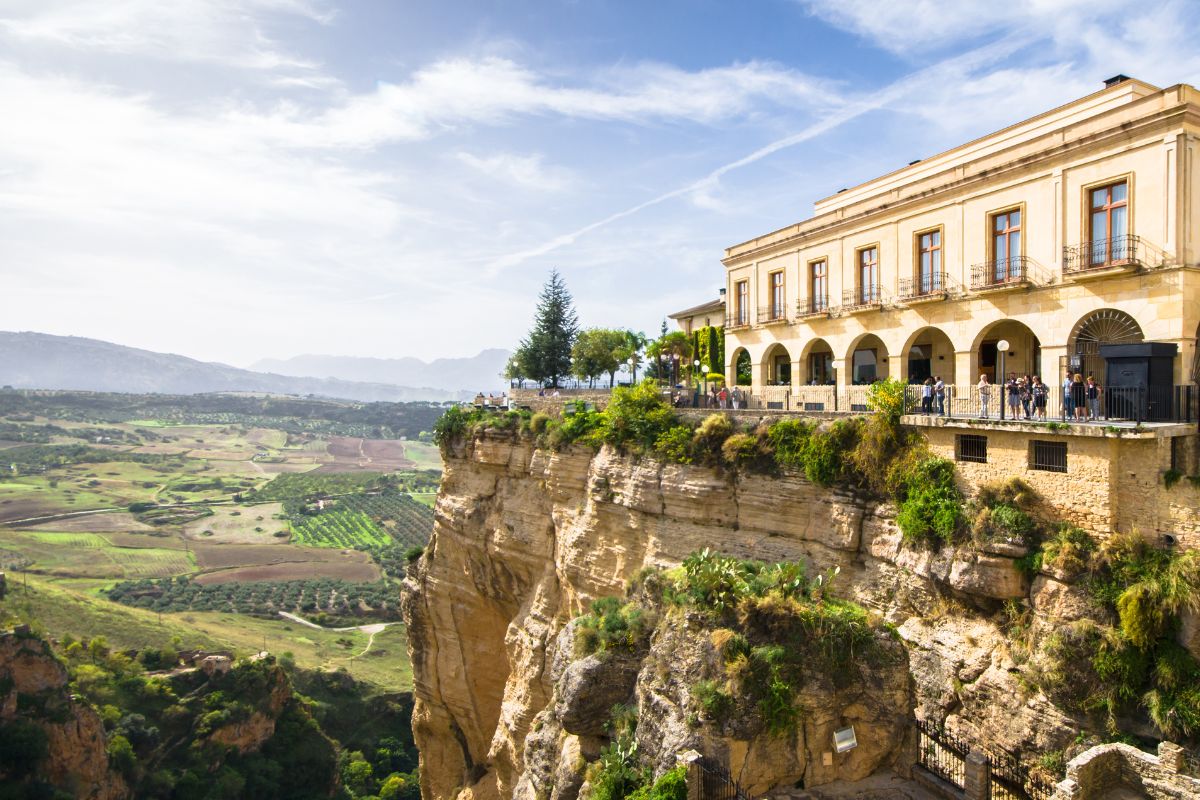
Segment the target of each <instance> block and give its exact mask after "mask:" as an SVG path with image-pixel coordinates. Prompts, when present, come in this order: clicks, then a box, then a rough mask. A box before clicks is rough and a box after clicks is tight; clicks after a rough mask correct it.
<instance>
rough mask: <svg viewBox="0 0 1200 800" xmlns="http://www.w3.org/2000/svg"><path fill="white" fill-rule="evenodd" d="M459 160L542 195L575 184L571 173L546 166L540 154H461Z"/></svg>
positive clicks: (458, 154) (499, 179)
mask: <svg viewBox="0 0 1200 800" xmlns="http://www.w3.org/2000/svg"><path fill="white" fill-rule="evenodd" d="M455 158H457V159H458V161H459V162H460V163H462V164H465V165H466V166H468V167H470V168H471V169H473V170H476V171H477V172H481V173H483V174H484V175H487V176H488V177H491V178H494V179H496V180H498V181H502V182H504V183H509V184H513V185H516V186H523V187H525V188H527V189H533V190H536V191H539V192H561V191H562V190H564V189H566V188H567V187H568V186H570V185H571V173H570V171H569V170H566V169H563V168H562V167H555V166H549V165H547V164H545V163H544V161H545V159H544V158H543V156H542V155H541V154H540V153H534V154H533V155H528V156H522V155H516V154H514V153H496V154H494V155H490V156H477V155H474V154H472V153H466V152H462V153H457V154H456V155H455Z"/></svg>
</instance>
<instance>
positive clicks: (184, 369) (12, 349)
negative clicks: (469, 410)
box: [0, 331, 508, 401]
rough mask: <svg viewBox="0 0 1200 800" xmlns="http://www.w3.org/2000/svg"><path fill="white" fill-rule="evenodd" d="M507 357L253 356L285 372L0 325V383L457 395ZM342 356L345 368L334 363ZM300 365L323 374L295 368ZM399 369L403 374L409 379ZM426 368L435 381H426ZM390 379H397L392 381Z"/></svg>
mask: <svg viewBox="0 0 1200 800" xmlns="http://www.w3.org/2000/svg"><path fill="white" fill-rule="evenodd" d="M507 357H508V354H507V353H506V352H504V351H502V350H485V351H484V352H482V353H480V354H479V355H478V356H476V357H475V358H473V359H471V358H464V359H440V360H438V361H434V362H432V363H429V364H426V363H425V362H422V361H419V360H417V359H403V358H402V359H359V358H339V357H332V356H299V357H297V358H296V359H289V360H287V361H280V362H260V363H278V364H280V365H291V366H289V367H288V371H289V373H290V374H277V373H274V372H262V371H257V370H252V369H240V368H238V367H232V366H229V365H228V364H220V363H216V362H206V361H198V360H196V359H194V358H188V357H186V356H180V355H174V354H170V353H156V352H153V351H151V350H142V349H139V348H135V347H126V346H124V345H119V344H113V343H112V342H105V341H100V340H98V339H87V338H83V337H78V336H54V335H51V334H46V333H34V332H30V331H22V332H11V331H0V386H12V387H14V388H18V389H77V390H84V391H97V392H143V393H144V392H151V393H162V394H196V393H201V392H270V393H273V394H300V395H307V394H313V395H321V396H324V397H337V398H342V399H347V400H359V401H402V400H457V399H462V398H464V397H468V396H471V395H474V393H475V392H476V391H479V390H481V389H483V390H487V389H491V388H496V387H497V384H498V383H499V382H500V378H499V377H498V376H499V373H500V371H501V369H502V368H503V364H504V361H505V360H507ZM342 362H346V363H348V364H350V365H352V368H350V367H347V368H346V369H340V368H339V366H338V365H339V364H340V363H342ZM363 362H378V363H379V365H380V372H379V373H378V374H376V373H373V372H372V371H371V369H370V368H369V363H363ZM497 363H498V364H499V365H500V366H499V367H497V366H495V365H496V364H497ZM310 364H312V365H313V366H311V367H310V366H309V365H310ZM319 365H323V366H319ZM401 365H403V366H401ZM308 369H312V370H318V369H319V370H321V371H322V372H323V373H324V374H322V375H317V376H314V375H312V374H309V375H305V374H303V371H304V370H308ZM348 376H356V377H348ZM402 376H410V377H411V381H409V380H405V378H404V377H402ZM426 376H430V381H435V382H432V383H431V382H428V381H427V380H426ZM397 379H399V380H405V382H404V383H403V384H401V383H398V382H393V381H395V380H397Z"/></svg>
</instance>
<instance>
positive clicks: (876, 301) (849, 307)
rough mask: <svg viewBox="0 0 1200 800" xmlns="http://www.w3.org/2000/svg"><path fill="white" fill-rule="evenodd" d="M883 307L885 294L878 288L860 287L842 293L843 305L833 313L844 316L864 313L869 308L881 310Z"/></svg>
mask: <svg viewBox="0 0 1200 800" xmlns="http://www.w3.org/2000/svg"><path fill="white" fill-rule="evenodd" d="M882 305H883V292H882V291H880V289H879V287H878V286H860V287H858V288H856V289H847V290H845V291H844V292H842V304H841V306H839V307H838V308H836V309H831V310H833V311H840V312H842V313H844V314H846V313H853V312H855V311H862V310H864V309H868V308H879V307H880V306H882Z"/></svg>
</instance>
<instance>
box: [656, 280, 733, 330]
mask: <svg viewBox="0 0 1200 800" xmlns="http://www.w3.org/2000/svg"><path fill="white" fill-rule="evenodd" d="M667 316H669V317H670V318H671V319H673V320H675V324H676V325H678V326H679V330H681V331H683V332H684V333H686V334H688V335H689V336H690V335H691V333H692V331H694V330H697V329H698V328H704V327H707V326H709V325H718V326H720V325H724V324H725V292H724V290H722V292H721V297H720V299H717V300H710V301H709V302H707V303H701V304H700V305H698V306H693V307H691V308H685V309H684V310H683V311H676V312H675V313H674V314H668V315H667Z"/></svg>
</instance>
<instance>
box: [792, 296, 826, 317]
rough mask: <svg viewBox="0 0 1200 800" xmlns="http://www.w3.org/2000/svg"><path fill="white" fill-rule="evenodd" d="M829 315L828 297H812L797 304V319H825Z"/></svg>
mask: <svg viewBox="0 0 1200 800" xmlns="http://www.w3.org/2000/svg"><path fill="white" fill-rule="evenodd" d="M828 314H829V298H828V297H810V298H808V299H807V300H801V301H800V302H799V303H797V304H796V319H804V318H805V317H824V316H827V315H828Z"/></svg>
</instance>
